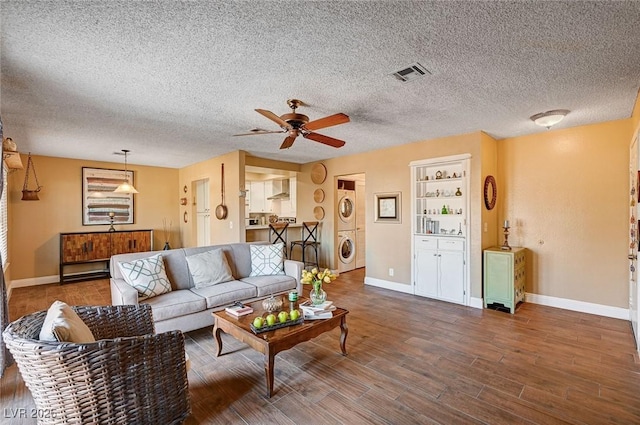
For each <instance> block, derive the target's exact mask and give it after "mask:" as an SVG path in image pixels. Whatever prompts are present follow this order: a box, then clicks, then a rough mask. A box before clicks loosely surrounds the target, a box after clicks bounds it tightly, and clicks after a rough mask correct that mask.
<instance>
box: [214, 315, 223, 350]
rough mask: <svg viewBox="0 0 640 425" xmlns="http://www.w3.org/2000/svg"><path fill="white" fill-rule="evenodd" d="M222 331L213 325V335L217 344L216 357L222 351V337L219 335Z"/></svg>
mask: <svg viewBox="0 0 640 425" xmlns="http://www.w3.org/2000/svg"><path fill="white" fill-rule="evenodd" d="M221 332H222V330H221V329H220V328H219V327H218V326H217V323H216V326H214V327H213V336H214V338H215V339H216V343H217V344H218V352H217V353H216V357H218V356H220V353H222V338H221V337H220V333H221Z"/></svg>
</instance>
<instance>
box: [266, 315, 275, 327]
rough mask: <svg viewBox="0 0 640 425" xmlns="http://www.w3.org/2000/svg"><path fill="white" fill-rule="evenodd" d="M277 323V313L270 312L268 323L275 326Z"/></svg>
mask: <svg viewBox="0 0 640 425" xmlns="http://www.w3.org/2000/svg"><path fill="white" fill-rule="evenodd" d="M275 324H276V316H275V314H270V315H268V316H267V325H269V326H273V325H275Z"/></svg>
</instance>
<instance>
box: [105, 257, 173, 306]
mask: <svg viewBox="0 0 640 425" xmlns="http://www.w3.org/2000/svg"><path fill="white" fill-rule="evenodd" d="M118 266H119V267H120V271H122V276H123V277H124V280H125V281H126V282H127V283H128V284H129V285H131V286H133V287H134V288H136V290H137V291H138V294H139V296H140V298H141V299H146V298H151V297H155V296H158V295H160V294H164V293H166V292H171V283H170V282H169V278H168V277H167V273H166V272H165V270H164V260H163V259H162V255H160V254H156V255H154V256H152V257H148V258H142V259H140V260H135V261H131V262H120V263H118Z"/></svg>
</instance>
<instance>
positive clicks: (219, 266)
mask: <svg viewBox="0 0 640 425" xmlns="http://www.w3.org/2000/svg"><path fill="white" fill-rule="evenodd" d="M186 258H187V264H188V265H189V272H190V273H191V277H192V278H193V284H194V285H195V287H196V288H204V287H206V286H211V285H215V284H218V283H222V282H229V281H230V280H233V275H232V274H231V268H230V267H229V263H228V262H227V257H226V256H225V254H224V252H222V250H221V249H219V248H215V249H212V250H209V251H205V252H203V253H200V254H194V255H188V256H187V257H186Z"/></svg>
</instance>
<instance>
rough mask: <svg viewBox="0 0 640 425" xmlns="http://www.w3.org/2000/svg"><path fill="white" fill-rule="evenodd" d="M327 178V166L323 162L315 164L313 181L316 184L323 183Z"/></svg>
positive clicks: (312, 169)
mask: <svg viewBox="0 0 640 425" xmlns="http://www.w3.org/2000/svg"><path fill="white" fill-rule="evenodd" d="M326 178H327V168H326V167H325V166H324V164H322V163H317V164H314V165H313V167H311V181H312V182H314V183H315V184H322V183H324V180H325V179H326Z"/></svg>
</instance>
